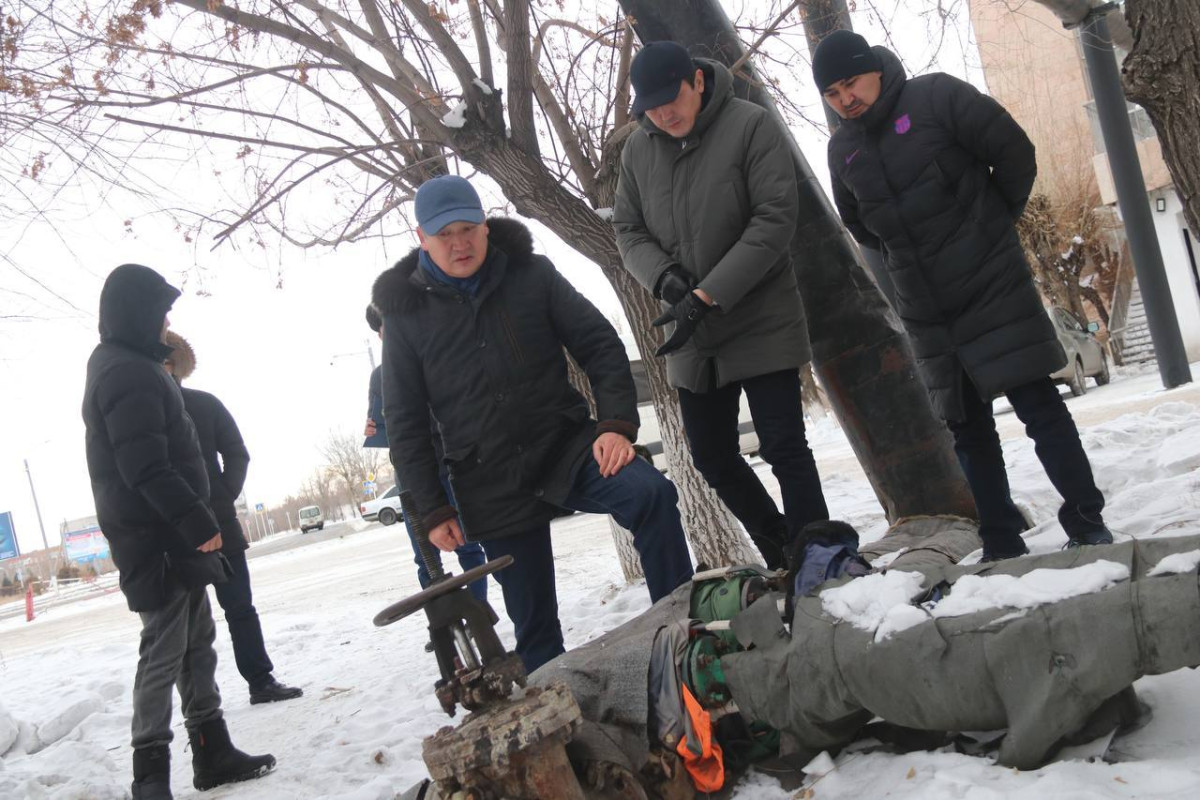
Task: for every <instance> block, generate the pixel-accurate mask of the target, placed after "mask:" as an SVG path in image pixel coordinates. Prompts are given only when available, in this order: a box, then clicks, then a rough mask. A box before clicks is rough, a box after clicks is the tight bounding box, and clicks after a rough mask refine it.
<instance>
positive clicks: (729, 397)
mask: <svg viewBox="0 0 1200 800" xmlns="http://www.w3.org/2000/svg"><path fill="white" fill-rule="evenodd" d="M743 391H745V393H746V400H747V402H748V403H749V405H750V416H751V418H752V419H753V420H754V430H755V432H756V433H757V434H758V445H759V450H758V452H759V455H761V456H762V458H763V460H764V461H766V462H767V463H768V464H770V465H771V471H772V472H774V473H775V478H776V479H777V480H778V481H779V489H780V492H781V493H782V496H783V513H782V514H780V513H779V508H778V507H777V506H776V505H775V501H774V500H772V499H771V495H770V494H768V493H767V490H766V487H764V486H763V485H762V482H761V481H760V480H759V479H758V476H757V475H755V474H754V470H753V469H751V468H750V465H749V464H748V463H746V459H745V458H743V457H742V454H741V445H740V443H739V441H738V438H739V437H738V412H739V410H740V409H739V406H740V401H741V394H742V392H743ZM679 407H680V410H681V411H682V412H683V427H684V430H685V431H686V432H687V439H688V446H689V448H690V449H691V451H692V463H694V464H695V465H696V469H698V470H699V471H700V474H701V475H703V476H704V480H706V481H707V482H708V485H709V486H711V487H712V488H713V490H714V491H716V493H717V496H718V497H720V498H721V500H722V502H724V503H725V505H726V506H728V507H729V510H730V511H732V512H733V515H734V516H735V517H737V518H738V520H739V521H740V522H741V523H742V525H744V526H745V527H746V532H747V533H749V534H750V539H751V540H752V541H753V542H754V544H755V546H756V547H757V548H758V552H759V553H761V554H762V557H763V559H765V560H766V563H767V566H768V567H770V568H772V569H776V568H778V567H781V566H783V563H784V559H783V548H784V546H785V545H786V544H787V543H788V541H790V539H791V538H792V537H793V536H795V535H796V534H797V533H799V532H800V530H801V529H802V528H803V527H804V526H805V525H807V524H808V523H810V522H815V521H817V520H825V519H829V509H828V508H827V507H826V505H825V495H824V493H823V492H822V491H821V477H820V475H818V474H817V464H816V461H814V460H813V454H812V450H811V449H810V448H809V446H808V439H807V438H806V437H805V435H804V411H803V409H802V408H801V405H800V373H799V371H797V370H783V371H781V372H771V373H768V374H766V375H758V376H756V377H753V378H747V379H746V380H743V381H736V382H734V383H730V384H726V385H725V386H722V387H720V388H719V389H714V390H712V391H709V392H700V393H698V392H691V391H688V390H687V389H680V390H679Z"/></svg>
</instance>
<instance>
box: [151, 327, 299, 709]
mask: <svg viewBox="0 0 1200 800" xmlns="http://www.w3.org/2000/svg"><path fill="white" fill-rule="evenodd" d="M164 341H165V342H166V345H167V346H168V347H170V348H171V353H170V355H168V356H167V357H166V359H165V360H164V361H163V367H165V368H166V370H167V372H168V373H169V374H170V375H172V376H173V377H174V378H175V381H176V382H177V383H179V385H180V390H181V391H182V393H183V405H184V408H186V409H187V412H188V416H190V417H191V418H192V423H193V424H194V425H195V426H196V433H197V435H198V437H199V439H200V452H201V454H202V455H203V456H204V466H205V469H206V470H207V471H208V485H209V493H210V496H209V507H210V508H212V510H213V514H214V515H215V516H216V518H217V524H218V525H220V527H221V542H222V544H221V554H222V555H224V556H225V560H226V561H228V562H229V568H230V570H231V572H232V574H231V575H230V576H229V580H227V581H226V582H224V583H218V584H215V585H214V586H213V590H214V591H215V592H216V594H217V602H218V603H219V604H220V605H221V608H222V610H224V612H225V624H226V625H228V626H229V640H230V642H231V643H232V645H233V660H234V661H235V662H236V663H237V668H238V672H239V673H241V675H242V677H243V678H245V680H246V683H247V685H248V686H249V687H250V704H251V705H257V704H259V703H274V702H276V701H279V700H291V699H292V698H294V697H299V696H301V695H302V694H304V690H303V689H300V688H298V687H295V686H284V685H283V684H282V683H280V682H279V681H277V680H275V677H274V675H272V674H271V673H272V672H273V671H274V669H275V666H274V664H272V663H271V657H270V656H268V655H267V646H266V643H265V642H264V641H263V632H262V623H261V622H260V621H259V619H258V611H257V610H256V609H255V608H254V600H253V594H252V592H251V589H250V568H249V565H248V564H247V563H246V549H247V547H249V545H247V543H246V536H245V534H243V533H242V525H241V523H240V522H238V517H237V509H236V508H234V504H235V503H236V502H237V499H238V495H240V494H241V493H242V486H243V484H245V482H246V470H247V468H248V467H249V466H250V453H249V451H248V450H246V444H245V442H243V441H242V432H241V431H239V430H238V426H237V423H236V422H234V420H233V415H232V414H230V413H229V410H228V409H227V408H225V404H224V403H222V402H221V401H220V400H218V399H217V397H216V396H215V395H211V394H209V393H208V392H202V391H200V390H199V389H191V388H189V387H187V386H184V385H183V382H184V381H185V380H186V379H187V378H189V377H191V375H192V372H193V371H194V370H195V369H196V353H195V351H194V350H193V349H192V346H191V345H190V344H189V343H188V341H187V340H186V339H184V338H183V337H182V336H180V335H179V334H177V333H175V332H174V331H167V334H166V336H165V337H164Z"/></svg>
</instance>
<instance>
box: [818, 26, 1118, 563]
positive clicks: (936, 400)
mask: <svg viewBox="0 0 1200 800" xmlns="http://www.w3.org/2000/svg"><path fill="white" fill-rule="evenodd" d="M813 75H814V77H815V78H816V82H817V85H818V87H819V88H820V89H821V90H822V92H823V94H824V97H825V101H826V102H827V103H828V104H829V106H830V107H831V108H832V109H833V110H834V111H835V112H837V114H838V115H839V116H840V117H842V119H843V120H844V121H843V122H842V124H841V126H840V127H839V128H838V130H837V131H836V132H835V133H834V134H833V137H832V138H831V139H830V142H829V171H830V176H831V180H832V182H833V197H834V202H835V203H836V205H837V208H838V212H839V213H840V214H841V217H842V221H843V222H844V223H845V224H846V227H847V228H848V229H849V230H850V232H851V234H853V236H854V238H855V239H857V240H858V242H859V243H860V244H862V245H863V246H864V247H868V248H874V249H879V250H882V251H883V263H884V264H885V269H886V272H887V278H889V279H890V280H885V281H881V284H884V285H886V284H888V283H890V284H891V286H892V291H891V296H890V297H889V300H890V301H891V303H892V305H893V307H894V308H895V310H896V312H897V313H898V314H899V316H900V318H901V319H902V320H903V321H904V325H905V327H906V328H907V330H908V335H909V338H910V339H911V341H912V345H913V349H914V351H915V353H916V356H917V363H918V367H919V369H920V373H921V377H922V379H923V380H924V382H925V385H926V387H927V388H928V390H929V396H930V400H931V401H932V403H933V406H934V408H935V409H936V410H937V412H938V413H939V414H940V415H941V416H942V417H943V418H944V419H945V420H946V422H947V424H948V425H949V427H950V430H951V431H952V432H953V433H954V442H955V451H956V452H957V454H958V459H959V462H960V463H961V464H962V467H963V472H965V473H966V477H967V481H968V483H969V484H970V486H971V491H972V493H973V494H974V496H975V504H976V506H977V507H978V510H979V519H980V536H981V537H982V539H983V545H984V547H983V549H984V558H985V559H988V560H994V559H1001V558H1009V557H1013V556H1018V555H1021V554H1023V553H1025V552H1027V549H1026V547H1025V543H1024V540H1023V539H1022V538H1021V532H1022V531H1024V530H1025V529H1026V527H1027V523H1026V521H1025V519H1024V517H1023V516H1022V515H1021V513H1020V511H1019V510H1018V509H1017V507H1016V506H1015V505H1014V504H1013V502H1012V497H1011V494H1010V491H1009V484H1008V475H1007V473H1006V472H1005V469H1004V455H1003V453H1002V452H1001V449H1000V439H999V437H998V436H997V434H996V425H995V421H994V420H993V419H992V398H993V397H994V396H995V395H997V394H1001V393H1003V394H1005V395H1006V396H1007V397H1008V399H1009V402H1011V403H1012V406H1013V409H1014V411H1016V414H1017V416H1018V417H1019V418H1020V420H1021V421H1022V422H1023V423H1025V430H1026V433H1027V434H1028V435H1029V437H1030V438H1032V439H1033V440H1034V443H1035V449H1036V452H1037V455H1038V458H1039V459H1040V460H1041V462H1042V465H1043V467H1044V468H1045V470H1046V474H1047V475H1048V476H1049V477H1050V480H1051V482H1052V483H1053V484H1054V487H1055V488H1056V489H1057V490H1058V492H1059V494H1061V495H1062V498H1063V505H1062V507H1061V509H1060V510H1059V513H1058V518H1059V521H1060V522H1061V523H1062V526H1063V528H1064V529H1065V530H1066V533H1067V536H1068V537H1069V539H1070V543H1071V544H1072V545H1083V544H1104V543H1108V542H1111V541H1112V534H1111V533H1109V531H1108V529H1107V528H1106V527H1105V524H1104V519H1103V517H1102V516H1101V510H1102V509H1103V508H1104V496H1103V495H1102V494H1101V493H1100V490H1099V489H1097V488H1096V483H1095V480H1094V479H1093V477H1092V469H1091V466H1090V465H1089V463H1088V459H1087V455H1086V454H1085V453H1084V451H1083V445H1082V444H1081V443H1080V440H1079V431H1078V430H1077V429H1076V427H1075V422H1074V420H1073V419H1072V418H1071V414H1070V412H1069V411H1068V410H1067V407H1066V405H1065V404H1064V403H1063V400H1062V398H1061V397H1060V396H1059V392H1058V389H1057V387H1056V386H1055V385H1054V383H1053V381H1051V380H1050V378H1049V377H1048V376H1049V375H1050V373H1052V372H1054V371H1056V370H1058V369H1060V368H1061V367H1062V366H1063V365H1064V364H1065V363H1066V355H1065V353H1064V352H1063V349H1062V346H1061V345H1060V344H1059V342H1058V338H1057V336H1056V335H1055V333H1054V328H1053V326H1052V324H1051V322H1050V319H1049V317H1048V316H1047V315H1046V311H1045V309H1044V308H1043V306H1042V300H1041V297H1040V296H1039V295H1038V291H1037V288H1036V287H1035V286H1034V283H1033V278H1032V276H1031V273H1030V270H1029V265H1028V263H1026V261H1025V255H1024V252H1023V251H1022V249H1021V243H1020V241H1019V239H1018V238H1017V231H1016V226H1015V222H1016V220H1017V218H1018V217H1020V216H1021V212H1022V210H1023V209H1024V208H1025V203H1026V201H1027V200H1028V198H1029V193H1030V191H1031V189H1032V188H1033V181H1034V177H1035V176H1036V174H1037V164H1036V161H1035V158H1034V148H1033V144H1032V143H1031V142H1030V141H1029V137H1027V136H1026V135H1025V132H1024V131H1023V130H1021V127H1020V126H1019V125H1017V123H1016V122H1015V121H1014V120H1013V118H1012V117H1011V116H1009V114H1008V112H1007V111H1005V110H1004V108H1003V107H1002V106H1001V105H1000V104H999V103H997V102H996V101H995V100H993V99H991V98H990V97H987V96H986V95H983V94H981V93H980V92H979V91H978V90H976V89H975V88H974V87H972V86H971V85H970V84H968V83H966V82H965V81H961V80H958V79H957V78H954V77H951V76H950V75H946V74H944V73H940V72H939V73H932V74H929V75H922V76H920V77H917V78H912V79H909V78H907V77H906V76H905V74H904V68H903V67H902V66H901V64H900V61H899V59H898V58H896V56H895V55H893V54H892V53H891V52H890V51H889V50H887V49H885V48H882V47H870V46H869V45H868V44H867V42H866V40H865V39H863V38H862V37H861V36H859V35H858V34H855V33H852V32H850V31H836V32H834V33H832V34H830V35H829V36H828V37H827V38H826V39H824V40H822V41H821V43H820V44H819V45H818V47H817V50H816V52H815V54H814V56H813Z"/></svg>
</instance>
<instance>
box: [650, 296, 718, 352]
mask: <svg viewBox="0 0 1200 800" xmlns="http://www.w3.org/2000/svg"><path fill="white" fill-rule="evenodd" d="M709 311H710V308H709V305H708V303H705V302H704V301H703V300H701V299H700V298H699V297H697V296H696V293H695V292H688V293H687V294H686V295H684V296H683V299H682V300H680V301H679V302H678V303H676V304H675V305H673V306H671V307H670V308H669V309H667V312H666V313H665V314H663V315H662V316H661V317H659V318H658V319H656V320H654V322H653V323H652V324H653V325H654V327H656V328H658V327H661V326H663V325H666V324H667V323H668V322H674V323H675V330H674V331H673V332H672V333H671V337H670V338H669V339H667V341H665V342H664V343H663V346H662V347H660V348H658V349H657V350H655V351H654V355H656V356H665V355H666V354H667V353H673V352H675V351H676V350H678V349H679V348H681V347H683V345H684V343H685V342H687V340H688V339H690V338H692V334H693V333H695V332H696V327H697V326H698V325H699V324H700V320H702V319H704V315H705V314H707V313H708V312H709Z"/></svg>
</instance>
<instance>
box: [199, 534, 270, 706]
mask: <svg viewBox="0 0 1200 800" xmlns="http://www.w3.org/2000/svg"><path fill="white" fill-rule="evenodd" d="M222 552H223V553H224V554H225V559H226V560H227V561H229V566H230V568H232V570H233V574H232V575H230V576H229V580H228V581H227V582H225V583H216V584H213V590H214V591H215V592H216V595H217V603H218V604H220V606H221V609H222V610H223V611H224V612H225V624H226V625H228V626H229V641H230V642H231V643H232V645H233V660H234V662H236V663H237V669H238V672H239V673H241V675H242V677H243V678H245V679H246V683H248V684H250V689H251V690H252V691H253V690H254V689H257V688H259V687H260V686H262V685H263V684H264V683H266V682H267V681H268V680H270V678H271V672H272V670H274V669H275V666H274V665H273V664H272V663H271V658H270V656H268V655H267V645H266V643H265V642H264V641H263V632H262V623H261V622H259V620H258V611H256V610H255V608H254V597H253V596H252V594H251V591H250V569H249V566H248V565H247V564H246V552H245V551H244V550H231V551H224V550H223V551H222Z"/></svg>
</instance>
